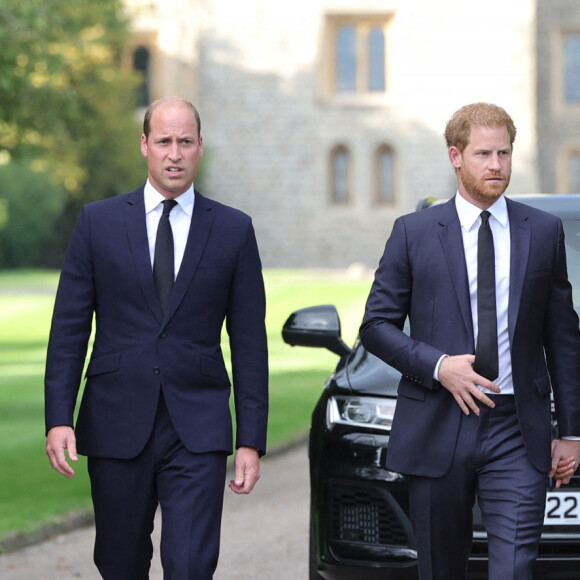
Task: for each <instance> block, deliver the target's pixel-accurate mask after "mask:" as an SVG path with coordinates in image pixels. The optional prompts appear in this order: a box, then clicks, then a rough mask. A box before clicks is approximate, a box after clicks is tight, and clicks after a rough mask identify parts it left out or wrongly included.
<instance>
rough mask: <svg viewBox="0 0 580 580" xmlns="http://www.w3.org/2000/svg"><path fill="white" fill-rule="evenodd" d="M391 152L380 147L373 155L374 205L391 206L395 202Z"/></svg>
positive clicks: (387, 147)
mask: <svg viewBox="0 0 580 580" xmlns="http://www.w3.org/2000/svg"><path fill="white" fill-rule="evenodd" d="M394 165H395V163H394V155H393V150H392V149H391V148H390V147H389V146H388V145H381V146H380V147H379V148H378V149H377V152H376V154H375V203H376V204H377V205H391V204H393V203H394V202H395V170H394Z"/></svg>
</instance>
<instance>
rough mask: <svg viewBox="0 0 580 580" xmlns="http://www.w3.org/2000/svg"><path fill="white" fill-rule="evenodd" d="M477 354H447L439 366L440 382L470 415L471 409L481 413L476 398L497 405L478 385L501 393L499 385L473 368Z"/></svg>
mask: <svg viewBox="0 0 580 580" xmlns="http://www.w3.org/2000/svg"><path fill="white" fill-rule="evenodd" d="M474 362H475V356H474V355H472V354H462V355H458V356H447V357H445V358H444V359H443V361H442V362H441V366H440V367H439V382H440V383H441V384H442V385H443V386H444V387H445V388H446V389H447V390H448V391H449V392H450V393H451V394H452V395H453V397H454V399H455V400H456V401H457V404H458V405H459V406H460V407H461V410H462V411H463V412H464V413H465V414H466V415H469V410H470V409H471V410H472V411H473V412H474V413H475V414H476V415H479V407H478V406H477V403H476V402H475V400H474V399H478V400H479V401H481V402H482V403H483V404H484V405H487V406H488V407H495V404H494V403H493V401H492V400H491V399H490V398H489V397H486V396H485V394H484V393H483V392H482V391H481V390H480V389H478V388H477V387H478V386H480V387H484V388H486V389H489V390H490V391H493V392H494V393H499V387H498V386H497V385H495V384H494V383H492V382H491V381H489V380H488V379H486V378H485V377H482V376H481V375H478V374H477V373H476V372H475V371H474V370H473V363H474Z"/></svg>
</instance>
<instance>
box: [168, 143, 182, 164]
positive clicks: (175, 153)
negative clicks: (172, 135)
mask: <svg viewBox="0 0 580 580" xmlns="http://www.w3.org/2000/svg"><path fill="white" fill-rule="evenodd" d="M169 158H170V159H172V160H173V161H176V160H177V159H180V158H181V148H180V147H179V143H173V144H172V145H171V147H170V149H169Z"/></svg>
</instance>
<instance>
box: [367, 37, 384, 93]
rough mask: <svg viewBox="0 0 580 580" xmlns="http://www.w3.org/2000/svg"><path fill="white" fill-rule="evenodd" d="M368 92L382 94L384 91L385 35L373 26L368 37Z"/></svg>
mask: <svg viewBox="0 0 580 580" xmlns="http://www.w3.org/2000/svg"><path fill="white" fill-rule="evenodd" d="M368 67H369V70H368V83H369V86H368V90H369V91H370V92H382V91H384V90H385V33H384V31H383V29H382V28H380V27H378V26H375V27H374V28H372V29H371V31H370V33H369V36H368Z"/></svg>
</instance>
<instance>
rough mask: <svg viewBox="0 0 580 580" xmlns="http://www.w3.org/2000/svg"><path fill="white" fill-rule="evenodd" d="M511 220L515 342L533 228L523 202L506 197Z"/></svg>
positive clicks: (510, 309) (510, 314) (511, 302)
mask: <svg viewBox="0 0 580 580" xmlns="http://www.w3.org/2000/svg"><path fill="white" fill-rule="evenodd" d="M506 202H507V208H508V215H509V220H510V241H511V250H510V289H509V305H508V328H509V335H510V343H511V344H513V337H514V336H513V335H514V329H515V327H516V322H517V317H518V312H519V310H520V304H521V298H522V290H523V287H524V277H525V275H526V269H527V267H528V258H529V254H530V240H531V228H530V224H529V222H528V216H527V213H526V211H525V206H524V205H523V204H516V203H514V202H512V201H511V200H509V199H507V198H506Z"/></svg>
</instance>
